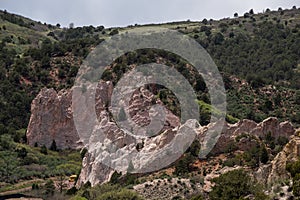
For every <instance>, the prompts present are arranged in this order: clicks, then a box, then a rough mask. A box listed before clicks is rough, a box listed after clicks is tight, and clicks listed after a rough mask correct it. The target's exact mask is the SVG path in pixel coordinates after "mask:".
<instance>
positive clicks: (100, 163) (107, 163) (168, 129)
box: [27, 81, 298, 185]
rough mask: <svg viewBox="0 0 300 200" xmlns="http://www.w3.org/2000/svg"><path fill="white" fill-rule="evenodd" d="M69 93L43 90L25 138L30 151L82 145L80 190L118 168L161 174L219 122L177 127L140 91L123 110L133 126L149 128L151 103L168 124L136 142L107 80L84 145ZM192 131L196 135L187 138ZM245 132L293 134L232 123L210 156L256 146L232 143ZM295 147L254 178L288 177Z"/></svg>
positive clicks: (272, 124)
mask: <svg viewBox="0 0 300 200" xmlns="http://www.w3.org/2000/svg"><path fill="white" fill-rule="evenodd" d="M72 92H74V91H72V90H62V91H60V92H58V93H57V92H56V91H55V90H54V89H42V90H41V92H40V93H39V94H38V95H37V97H36V98H35V99H34V100H33V102H32V107H31V113H32V114H31V118H30V123H29V126H28V130H27V139H28V143H29V144H30V145H32V146H33V145H34V144H35V143H38V144H39V145H46V146H47V147H49V146H50V145H51V143H52V141H53V140H55V142H56V144H57V147H58V148H61V149H64V148H72V149H76V148H82V147H83V146H85V148H87V149H88V153H87V154H86V156H85V157H84V159H83V163H82V166H83V168H82V171H81V174H80V176H79V180H78V185H81V184H83V183H85V182H87V181H90V182H91V184H92V185H95V184H98V183H103V182H106V181H108V180H109V179H110V177H111V175H112V173H113V172H114V171H115V170H116V169H117V171H122V172H123V173H126V172H128V171H133V170H136V172H147V171H151V170H159V169H160V167H161V166H163V164H166V163H172V161H174V159H175V160H176V159H177V158H179V157H180V155H181V154H182V153H183V151H184V146H188V145H189V144H187V143H185V141H187V139H188V140H189V139H192V140H193V139H194V137H198V139H199V141H200V142H201V145H202V147H205V145H208V144H207V143H209V141H205V138H206V137H205V136H207V133H208V130H209V129H213V128H214V127H215V126H218V123H213V124H209V125H207V126H204V127H201V126H200V125H199V124H198V122H196V121H195V120H188V121H187V122H186V123H185V124H180V120H179V118H178V117H177V116H175V115H174V114H173V113H172V112H171V111H169V110H168V109H167V108H165V107H164V106H163V104H162V102H161V101H160V100H159V99H157V98H156V97H155V95H153V94H152V93H151V92H150V91H149V90H147V89H146V88H144V87H141V88H139V89H137V90H135V91H134V92H133V94H132V97H131V100H130V104H129V106H128V107H125V110H126V111H127V113H128V114H129V115H130V118H131V120H132V122H133V123H135V124H137V125H139V126H140V127H143V126H147V125H148V124H149V123H151V118H152V117H153V116H155V115H157V112H155V111H151V107H152V106H153V105H154V104H158V105H161V106H162V107H164V109H165V119H166V120H165V121H163V126H162V129H161V131H160V132H159V134H157V135H153V136H151V137H148V138H143V139H139V138H137V137H135V136H134V135H132V134H131V133H130V131H128V130H124V129H123V128H120V127H119V125H118V124H117V122H116V119H114V118H113V116H112V115H111V113H112V112H113V111H112V108H111V105H110V98H111V95H112V93H113V85H112V83H111V82H109V81H108V82H104V81H101V82H100V83H99V84H98V87H97V89H96V95H95V103H96V105H95V109H96V115H97V119H98V124H97V125H96V126H95V127H92V129H91V131H90V132H91V133H89V137H88V138H87V140H88V142H83V140H82V138H81V137H80V136H79V134H78V132H77V130H76V128H75V124H74V119H73V111H72ZM80 101H82V99H75V102H73V103H78V102H80ZM149 111H151V112H149ZM89 112H90V111H86V110H85V108H84V107H83V108H82V113H81V114H80V117H81V118H80V120H82V121H84V120H85V119H86V118H88V115H89V114H90V113H89ZM159 123H160V122H159ZM139 131H140V129H135V130H134V132H139ZM193 132H195V135H193V134H191V133H193ZM185 133H190V134H185ZM243 133H247V134H248V135H253V136H255V137H256V138H259V137H260V138H263V137H265V135H266V134H267V133H270V134H271V136H273V137H274V138H278V137H279V136H284V137H286V138H291V136H292V135H293V134H294V133H295V129H294V128H293V126H292V125H291V124H290V123H289V122H281V123H280V122H279V121H278V120H277V119H276V118H272V117H271V118H268V119H266V120H264V121H263V122H261V123H255V122H254V121H251V120H241V121H239V122H238V123H236V124H228V123H225V125H224V127H223V131H222V133H221V134H220V135H219V137H216V138H217V139H218V141H217V143H216V144H215V145H214V143H212V145H214V148H213V150H212V151H211V154H212V155H214V154H220V153H224V152H225V151H226V149H227V148H229V147H230V145H231V144H232V143H233V142H235V143H236V145H237V148H238V149H239V150H242V151H245V150H247V149H249V148H251V147H252V146H254V145H255V144H256V141H255V137H254V138H253V137H240V139H239V140H238V141H236V138H237V137H238V136H241V135H242V134H243ZM297 145H298V140H296V139H293V140H291V142H290V143H289V144H288V145H287V146H286V148H285V149H284V150H283V151H282V152H281V153H279V154H278V155H277V156H276V158H275V159H274V160H273V161H272V163H271V164H269V165H268V166H267V165H265V166H264V168H262V169H260V170H259V171H258V172H257V174H260V175H259V176H260V177H266V178H267V180H268V182H271V181H273V180H274V179H275V178H276V177H277V176H278V177H282V178H284V177H286V176H287V174H286V172H285V163H286V160H290V159H294V158H295V155H296V154H297V153H296V152H297V151H298V150H297V147H296V146H297ZM278 166H279V167H278Z"/></svg>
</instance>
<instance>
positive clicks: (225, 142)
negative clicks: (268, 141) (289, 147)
mask: <svg viewBox="0 0 300 200" xmlns="http://www.w3.org/2000/svg"><path fill="white" fill-rule="evenodd" d="M217 125H218V124H217V123H214V124H209V125H207V126H205V127H203V128H202V129H201V130H200V132H199V134H198V138H199V140H200V141H201V142H202V144H203V145H205V143H207V142H208V141H204V139H205V138H206V137H205V136H206V134H207V130H209V129H210V130H213V129H214V126H217ZM267 133H270V134H271V136H272V137H274V138H275V139H277V138H278V137H279V136H281V137H285V138H287V139H289V138H290V137H291V136H292V135H294V134H295V128H294V127H293V125H292V124H291V123H290V122H279V121H278V119H277V118H274V117H270V118H267V119H265V120H264V121H262V122H260V123H256V122H254V121H252V120H248V119H244V120H240V121H239V122H237V123H236V124H228V123H226V124H225V125H224V127H223V131H222V133H221V134H220V136H219V139H218V141H217V143H216V144H215V146H214V148H213V149H212V151H211V154H212V155H214V154H220V153H224V152H226V150H228V148H231V145H232V144H233V143H235V144H236V145H237V147H238V149H239V150H242V151H245V150H248V149H250V148H251V147H253V145H255V144H256V141H255V137H257V138H264V137H265V136H266V134H267ZM242 134H247V135H249V136H255V137H254V138H253V137H241V139H239V141H236V138H237V137H238V136H241V135H242Z"/></svg>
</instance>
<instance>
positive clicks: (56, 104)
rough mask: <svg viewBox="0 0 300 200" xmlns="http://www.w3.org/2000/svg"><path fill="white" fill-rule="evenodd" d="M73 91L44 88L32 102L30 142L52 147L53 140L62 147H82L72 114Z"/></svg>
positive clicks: (28, 131) (30, 143) (28, 132)
mask: <svg viewBox="0 0 300 200" xmlns="http://www.w3.org/2000/svg"><path fill="white" fill-rule="evenodd" d="M71 100H72V91H70V90H62V91H60V92H58V93H57V92H56V91H55V90H54V89H46V88H44V89H42V90H41V91H40V93H39V94H38V95H37V96H36V98H35V99H34V100H33V101H32V104H31V117H30V121H29V125H28V128H27V134H26V135H27V141H28V144H29V145H31V146H33V145H34V144H35V143H37V144H38V145H39V146H41V145H46V146H47V147H50V146H51V144H52V142H53V140H55V142H56V145H57V147H58V148H60V149H65V148H71V149H76V148H80V147H81V146H82V145H81V144H80V143H79V137H78V134H77V131H76V128H75V126H74V121H73V115H72V107H71Z"/></svg>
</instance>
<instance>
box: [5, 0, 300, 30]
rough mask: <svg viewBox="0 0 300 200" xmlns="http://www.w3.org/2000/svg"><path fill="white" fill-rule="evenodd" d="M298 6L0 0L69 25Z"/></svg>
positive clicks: (277, 0) (215, 0)
mask: <svg viewBox="0 0 300 200" xmlns="http://www.w3.org/2000/svg"><path fill="white" fill-rule="evenodd" d="M294 5H295V6H297V7H298V6H300V2H299V0H264V1H262V0H249V1H242V0H226V1H220V0H209V1H207V0H205V1H200V0H172V1H171V0H151V1H150V0H127V1H122V0H85V1H83V0H64V1H61V0H51V1H49V0H48V1H47V0H43V1H41V0H26V1H24V0H1V1H0V8H1V9H3V10H4V9H6V10H8V11H9V12H13V13H17V14H21V15H24V16H27V17H29V18H32V19H34V20H37V21H41V22H46V23H51V24H56V23H60V24H62V25H63V26H68V24H69V23H71V22H73V23H74V24H75V26H83V25H94V26H98V25H104V26H106V27H111V26H127V25H132V24H136V23H138V24H146V23H161V22H171V21H179V20H187V19H190V20H197V21H199V20H202V19H203V18H207V19H210V18H213V19H220V18H224V17H231V16H233V13H235V12H238V13H239V14H240V15H242V14H243V13H244V12H247V11H249V10H250V9H251V8H253V9H254V11H255V12H262V11H263V10H264V9H266V8H270V9H278V7H282V8H291V7H292V6H294Z"/></svg>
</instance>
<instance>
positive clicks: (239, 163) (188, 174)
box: [0, 7, 300, 199]
mask: <svg viewBox="0 0 300 200" xmlns="http://www.w3.org/2000/svg"><path fill="white" fill-rule="evenodd" d="M136 27H164V28H169V29H173V30H177V31H179V32H181V33H183V34H186V35H188V36H189V37H191V38H193V39H195V40H196V41H197V42H198V43H199V44H201V45H202V46H203V47H204V48H205V49H206V50H207V52H208V53H209V54H210V55H211V57H212V58H213V60H214V62H215V63H216V65H217V66H218V69H219V70H220V72H221V75H222V77H223V81H224V84H225V88H226V95H227V104H228V105H227V113H226V121H227V123H226V127H225V128H224V130H223V132H222V137H221V140H220V143H217V145H216V146H215V148H214V149H213V151H212V152H211V154H209V156H208V158H207V159H205V160H200V159H198V157H197V154H198V152H199V148H200V143H201V142H200V141H201V138H202V137H203V135H201V134H205V133H206V132H205V128H207V127H210V126H213V125H212V124H209V119H210V116H211V113H218V112H219V111H218V110H217V109H216V108H213V107H212V106H210V97H209V94H208V91H207V87H206V85H205V83H204V81H203V78H202V77H201V76H200V75H199V74H197V73H196V71H195V69H194V68H193V66H191V65H190V64H189V63H187V61H185V60H183V59H182V58H180V57H179V56H177V55H174V54H171V53H168V52H165V51H162V50H157V49H147V50H144V49H142V50H137V51H135V52H130V53H127V54H125V55H122V56H121V57H119V58H118V59H116V60H115V61H114V62H113V63H112V64H111V66H107V68H106V71H105V72H104V74H103V77H102V79H103V80H105V81H107V82H106V84H109V85H111V86H112V87H113V86H115V85H116V84H117V82H118V81H119V80H120V78H121V77H122V75H123V74H124V73H126V72H128V71H129V70H131V69H133V68H135V67H136V66H137V65H140V64H145V63H150V62H156V63H160V64H166V65H168V66H172V67H173V66H174V68H176V69H177V70H178V71H179V72H180V73H181V74H182V75H183V76H185V78H186V79H187V80H188V81H189V83H190V84H191V85H192V86H193V88H194V90H195V91H196V95H197V102H198V104H199V107H200V111H199V112H200V119H199V123H200V124H201V125H202V127H201V128H199V129H197V131H198V135H197V137H198V140H195V141H194V142H193V144H192V146H191V147H190V148H189V149H188V150H187V151H186V152H185V153H184V155H182V156H181V157H180V159H178V160H177V161H176V162H175V163H173V164H171V165H170V166H168V167H166V168H164V169H163V170H160V171H157V172H155V173H150V174H138V175H132V174H129V173H127V174H125V175H124V174H123V175H121V174H119V173H118V172H116V171H113V170H111V169H106V168H103V167H101V166H100V167H99V166H96V167H95V166H94V165H93V163H97V162H96V161H95V162H94V161H93V162H92V161H91V160H93V159H95V156H97V155H93V154H88V153H86V152H85V151H82V152H81V157H80V153H79V151H78V150H70V149H66V148H76V145H77V144H76V141H75V140H74V138H76V137H73V138H72V139H73V140H74V141H73V140H72V139H71V140H70V139H67V140H65V138H67V137H72V136H74V132H76V131H74V130H75V128H74V125H73V124H72V123H71V125H70V122H69V121H72V120H70V119H73V118H70V117H69V116H68V115H65V113H67V114H68V111H69V110H68V109H69V107H68V106H69V105H70V104H71V100H70V99H68V98H69V97H70V93H71V90H70V89H71V88H72V86H73V84H74V80H75V77H76V74H77V72H78V69H79V67H80V65H81V64H82V63H83V61H84V59H85V58H86V56H87V55H88V54H89V52H91V51H92V50H93V49H94V48H95V47H96V46H97V45H98V44H100V43H101V42H102V41H104V40H105V39H107V38H108V37H110V36H112V35H115V34H118V33H119V32H126V31H128V30H131V29H134V28H136ZM0 41H1V42H0V143H1V144H0V148H1V149H0V156H1V160H0V161H1V162H0V168H1V169H2V170H1V171H0V174H1V176H0V178H1V182H0V184H1V185H0V186H1V190H0V191H1V192H4V191H7V190H9V188H10V187H12V188H13V187H14V186H15V184H16V183H18V182H21V183H22V182H23V181H24V182H25V183H26V184H25V183H24V185H23V186H22V184H21V183H19V185H20V187H19V186H18V187H17V186H16V188H17V189H19V188H22V187H24V188H25V187H30V184H32V182H30V181H29V183H28V182H27V181H28V180H36V182H34V183H35V184H36V185H34V186H33V185H32V188H33V189H35V190H33V191H30V192H29V193H27V194H29V195H33V196H38V197H43V198H46V199H47V198H48V199H51V198H52V197H51V193H52V192H53V191H54V189H53V187H54V186H53V187H52V185H53V183H51V181H50V179H51V178H50V177H52V179H53V180H54V183H55V185H56V186H55V187H56V189H57V190H59V189H60V188H61V189H63V190H66V189H67V188H68V189H70V187H67V186H66V187H65V186H63V185H59V184H63V183H62V182H64V181H65V180H61V179H62V177H63V176H64V179H66V177H65V176H70V175H72V174H77V175H79V174H80V172H79V168H80V165H81V159H83V160H85V164H86V165H85V167H83V169H82V171H81V173H83V175H82V174H81V175H80V177H79V180H78V184H79V183H82V187H81V189H80V190H79V191H77V189H75V188H72V189H70V190H68V194H71V195H73V196H68V198H72V199H96V197H97V195H100V194H101V197H99V198H98V199H107V198H108V197H109V196H113V195H117V197H116V198H117V199H120V198H122V197H123V196H127V197H128V196H130V197H131V199H142V198H145V199H155V197H156V198H158V199H159V198H162V197H161V195H164V194H165V195H166V196H165V198H167V199H181V198H186V199H202V198H205V199H207V198H210V199H219V198H220V194H226V195H228V196H227V198H226V197H224V199H232V194H230V190H233V189H232V188H238V187H240V185H242V186H241V187H245V191H239V192H241V195H240V196H244V197H245V196H248V197H249V199H251V198H252V197H253V198H255V199H268V198H269V197H270V199H275V198H280V196H284V198H285V197H286V198H288V197H290V196H292V195H294V196H300V192H299V191H300V190H299V185H300V184H299V183H300V182H299V174H300V170H299V161H297V160H298V156H299V155H298V154H299V152H298V150H297V148H298V145H299V138H298V136H299V135H298V134H299V131H298V132H297V131H295V129H297V128H299V127H300V9H299V8H298V9H297V8H295V7H294V8H291V9H288V10H282V9H279V10H278V11H270V10H266V12H264V13H257V14H256V13H254V12H253V10H250V11H249V12H248V13H245V14H243V15H242V16H238V15H237V14H234V17H233V18H226V19H221V20H207V19H203V20H202V21H198V22H192V21H182V22H171V23H165V24H150V25H134V26H128V27H123V28H122V27H114V28H106V27H103V26H98V27H93V26H85V27H76V28H74V27H69V28H61V27H60V25H59V24H57V25H50V24H46V23H44V24H42V23H41V22H36V21H33V20H31V19H28V18H24V17H22V16H19V15H15V14H11V13H8V12H7V11H0ZM100 85H101V84H100ZM43 88H53V89H48V90H47V89H43ZM108 88H109V87H108ZM42 89H43V90H42ZM102 89H103V88H102ZM106 89H107V88H105V87H104V91H102V90H101V91H102V92H103V94H105V95H106V94H111V92H112V91H110V90H109V89H107V91H105V90H106ZM145 91H146V92H145ZM50 93H51V94H50ZM149 94H150V95H149ZM64 95H65V96H64ZM101 95H102V93H101ZM101 95H100V96H101ZM105 95H102V96H101V98H102V97H103V96H105ZM62 96H63V97H62ZM108 96H109V95H108ZM149 96H151V98H152V99H151V100H149V99H147V98H148V97H149ZM135 97H140V98H142V99H146V100H145V102H143V101H138V100H136V102H137V103H136V102H135V101H134V102H133V106H132V108H131V109H132V110H130V111H131V112H133V113H134V112H135V109H139V110H147V109H149V107H150V106H151V105H152V102H153V101H159V102H161V104H162V105H164V106H165V107H166V109H167V111H168V114H169V115H168V116H169V119H168V125H167V126H165V128H166V130H168V131H169V132H167V133H166V134H165V135H164V134H162V135H160V136H158V137H159V140H162V141H163V142H166V141H168V139H166V138H169V135H168V134H170V135H172V134H173V130H172V129H173V128H175V127H180V126H181V125H182V124H178V122H177V121H178V120H177V118H178V116H179V115H180V112H181V111H180V105H179V101H178V99H177V98H176V97H175V95H174V94H173V92H172V91H170V90H169V89H167V88H166V87H163V86H160V85H147V86H146V87H145V88H142V89H140V91H139V92H138V93H137V94H135ZM101 98H100V100H101ZM61 99H63V100H61ZM105 99H106V98H105ZM43 100H45V101H44V102H43V103H41V102H42V101H43ZM60 101H63V102H60ZM51 102H52V104H51ZM53 102H55V103H53ZM48 103H49V104H48ZM134 103H136V104H134ZM102 104H103V105H102ZM31 105H34V108H35V109H31ZM97 106H99V107H100V108H99V109H100V110H101V111H103V112H102V114H101V115H100V114H99V116H98V117H99V118H105V117H106V116H108V117H107V119H108V120H107V121H106V118H105V120H104V121H105V122H103V124H104V125H105V126H106V125H107V127H109V130H110V131H111V132H110V133H111V134H112V138H115V139H117V138H118V137H117V136H120V135H118V134H120V131H119V130H118V129H117V128H115V125H114V124H112V123H110V122H114V121H113V120H112V119H110V117H111V116H110V114H111V113H109V112H110V111H109V109H108V107H109V103H107V102H105V103H103V102H100V103H99V104H97ZM49 108H51V109H49ZM49 110H50V112H48V111H49ZM31 111H33V113H31ZM41 111H43V112H41ZM51 112H53V113H54V114H53V113H51ZM103 113H104V114H103ZM135 114H136V113H135ZM143 114H144V113H137V114H136V116H135V117H136V118H137V120H139V119H140V118H143V117H144V116H143ZM57 116H59V117H57ZM30 117H31V118H32V119H34V120H35V121H31V122H29V119H30ZM51 117H52V118H51ZM64 117H65V118H66V121H64V120H65V118H64ZM269 117H274V118H269ZM53 118H55V119H53ZM145 118H147V117H145ZM43 119H44V121H43ZM45 119H46V120H45ZM147 119H148V118H147ZM174 119H175V120H174ZM277 119H278V120H277ZM68 120H69V121H68ZM109 120H111V121H109ZM172 120H173V121H172ZM287 121H288V122H287ZM37 122H38V123H37ZM43 122H44V123H43ZM289 122H290V123H291V124H290V123H289ZM49 124H51V125H53V126H52V127H51V129H49V128H47V125H49ZM174 124H175V125H174ZM54 126H55V128H53V127H54ZM58 126H59V127H58ZM32 127H33V128H32ZM240 127H241V128H240ZM27 128H28V129H31V130H28V131H27V130H25V129H27ZM239 128H240V129H239ZM41 129H42V130H41ZM47 129H48V130H47ZM66 130H72V131H69V132H68V133H64V131H66ZM171 130H172V131H171ZM240 130H241V131H240ZM253 130H256V131H253ZM257 130H258V131H257ZM26 132H27V136H26V135H25V134H26ZM48 133H49V134H48ZM45 135H47V136H46V137H47V140H43V141H41V138H43V137H44V138H46V137H45ZM49 135H50V136H51V137H52V136H53V137H52V138H50V137H48V136H49ZM65 136H66V137H65ZM122 137H123V136H122ZM61 138H64V139H63V140H62V139H61ZM27 139H30V141H27ZM55 139H56V141H55ZM202 139H203V138H202ZM156 140H158V139H157V138H151V139H149V141H150V142H149V141H148V143H155V142H156ZM56 142H57V146H56ZM68 142H69V143H72V144H71V145H70V146H68V147H66V145H65V144H66V143H68ZM130 142H132V139H131V138H130V137H124V138H123V140H122V141H120V142H119V143H118V145H119V146H122V147H125V146H126V145H128V146H130V145H129V143H130ZM27 144H30V145H31V146H29V145H27ZM143 145H144V143H143ZM201 145H203V144H202V143H201ZM64 146H65V147H64ZM58 147H59V148H58ZM225 147H226V148H225ZM47 148H48V150H47ZM135 148H137V149H138V147H135ZM142 148H143V147H142ZM224 148H225V149H224ZM62 149H64V150H62ZM149 149H150V150H149ZM149 149H146V150H145V151H146V152H148V151H149V152H151V151H152V150H151V148H149ZM220 149H221V150H220ZM139 151H140V149H139ZM141 151H143V150H141ZM289 155H290V156H289ZM93 156H94V157H93ZM2 158H3V159H2ZM291 161H293V162H291ZM86 166H88V167H86ZM94 167H95V168H94ZM97 167H98V168H97ZM91 169H94V171H100V172H103V171H104V172H105V173H106V174H104V173H103V174H104V175H99V174H94V176H93V177H92V178H91V176H88V175H89V174H92V173H93V172H91V171H93V170H91ZM89 170H91V171H89ZM101 170H102V171H101ZM100 172H99V173H100ZM111 174H112V177H111V179H110V181H109V184H104V185H102V186H100V185H97V186H96V187H92V188H91V187H90V184H91V183H92V185H93V186H94V183H98V182H100V183H102V182H101V181H103V182H104V181H107V178H108V177H109V176H110V175H111ZM85 175H87V176H86V177H85ZM95 177H97V178H95ZM218 177H219V178H218ZM236 177H240V178H236ZM41 178H43V179H45V180H49V181H45V180H43V181H41V180H40V179H41ZM60 178H61V179H60ZM264 178H267V179H268V181H269V182H267V183H266V182H264V181H263V179H264ZM52 179H51V180H52ZM230 180H234V181H235V182H236V184H237V185H230V183H229V182H230ZM76 181H77V180H76ZM87 181H89V182H87ZM93 181H94V182H93ZM240 181H241V182H240ZM72 184H73V183H72ZM214 184H215V186H216V187H214ZM227 184H228V185H229V186H228V187H229V189H228V188H227V189H228V190H229V192H228V191H227V190H225V189H224V188H222V187H218V186H222V185H227ZM297 184H298V185H297ZM249 185H254V186H253V187H250V186H249ZM260 185H262V187H260ZM44 186H45V187H44ZM77 186H78V185H77ZM16 188H15V189H16ZM51 188H52V190H51ZM158 188H162V189H158ZM50 190H51V191H50ZM49 191H50V192H49ZM292 191H293V192H294V193H293V194H292ZM227 192H228V193H227ZM75 193H76V194H75ZM0 195H1V194H0ZM56 195H58V196H57V197H55V198H57V199H59V198H62V199H65V198H66V196H61V194H59V193H57V194H56ZM197 195H198V196H197ZM150 196H151V198H150ZM253 198H252V199H253ZM0 199H1V197H0Z"/></svg>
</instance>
